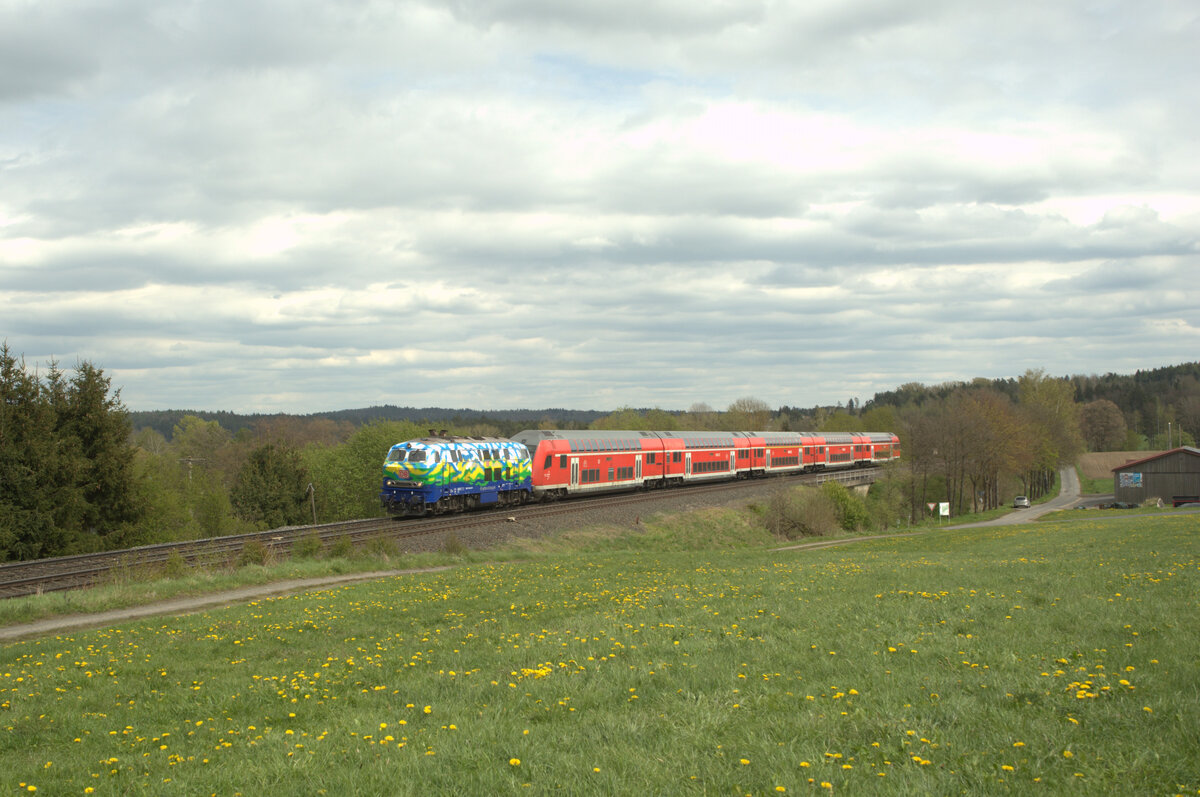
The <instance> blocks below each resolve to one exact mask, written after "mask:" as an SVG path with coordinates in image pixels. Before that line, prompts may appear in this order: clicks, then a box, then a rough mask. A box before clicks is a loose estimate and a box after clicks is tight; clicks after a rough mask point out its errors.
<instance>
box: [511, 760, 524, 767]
mask: <svg viewBox="0 0 1200 797" xmlns="http://www.w3.org/2000/svg"><path fill="white" fill-rule="evenodd" d="M508 765H509V766H510V767H519V766H521V759H519V758H510V759H508Z"/></svg>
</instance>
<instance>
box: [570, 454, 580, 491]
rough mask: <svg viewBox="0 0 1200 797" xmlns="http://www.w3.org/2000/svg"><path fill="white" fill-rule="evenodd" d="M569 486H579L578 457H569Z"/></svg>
mask: <svg viewBox="0 0 1200 797" xmlns="http://www.w3.org/2000/svg"><path fill="white" fill-rule="evenodd" d="M571 486H572V487H578V486H579V459H578V458H577V457H571Z"/></svg>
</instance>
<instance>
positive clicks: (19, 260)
mask: <svg viewBox="0 0 1200 797" xmlns="http://www.w3.org/2000/svg"><path fill="white" fill-rule="evenodd" d="M985 5H986V7H985ZM1197 41H1200V5H1197V4H1196V3H1195V2H1194V0H1179V1H1178V2H1172V1H1171V0H1146V1H1145V2H1137V3H1133V2H1112V1H1110V0H1087V1H1086V2H1084V1H1083V0H1057V2H1053V3H1047V2H1045V0H1036V1H1035V0H1010V2H1006V3H999V4H979V3H961V2H951V1H950V0H803V1H801V0H797V1H796V2H785V1H782V0H762V1H761V2H756V0H719V1H718V2H705V1H704V0H661V1H660V2H654V0H636V2H635V0H570V1H569V2H568V1H567V0H428V1H427V2H426V1H423V0H414V1H413V2H403V1H401V2H369V1H364V2H350V1H347V0H339V1H338V2H334V1H333V0H325V1H323V0H274V1H272V0H266V1H264V2H247V1H246V0H210V1H207V2H199V1H198V0H190V1H188V2H181V1H179V0H110V1H106V0H96V1H95V2H87V0H80V2H44V0H0V339H2V340H3V341H5V342H7V345H8V347H9V349H10V350H11V352H12V353H14V354H16V355H18V356H21V357H23V358H24V361H25V364H26V367H27V368H28V369H30V370H33V369H37V370H39V372H41V369H44V368H46V367H47V366H48V364H49V363H51V362H57V363H58V364H59V366H60V367H63V368H65V369H67V370H68V371H70V369H71V368H73V367H74V366H75V365H77V364H79V363H80V362H82V361H88V362H91V363H92V364H93V365H95V366H97V367H99V368H102V369H103V370H104V373H105V374H106V375H107V376H108V377H110V378H111V379H112V385H113V388H114V389H117V388H119V389H120V391H121V393H120V396H121V400H122V401H123V402H124V404H125V405H126V406H127V407H128V408H129V409H132V410H152V409H195V410H230V411H234V412H265V413H273V412H292V413H314V412H321V411H329V410H337V409H346V408H357V407H367V406H372V405H377V404H395V405H401V406H444V407H469V408H473V409H514V408H548V407H561V408H570V409H600V410H608V409H615V408H618V407H622V406H633V407H653V406H657V407H661V408H664V409H686V408H688V407H690V406H692V405H693V404H695V403H698V402H703V403H706V404H708V405H710V406H712V407H715V408H718V409H721V408H724V407H725V406H727V405H728V404H730V403H731V402H733V401H734V400H736V399H738V398H742V397H755V398H758V399H760V400H763V401H765V402H766V403H767V404H769V405H771V406H782V405H790V406H796V407H810V406H816V405H825V404H835V403H837V402H842V403H845V402H846V401H847V400H848V399H850V398H855V399H856V400H859V401H862V400H866V399H869V398H870V397H871V396H872V395H874V393H875V392H877V391H884V390H891V389H893V388H895V387H898V386H900V385H902V384H905V383H908V382H921V383H925V384H937V383H941V382H947V381H953V380H970V379H972V378H974V377H988V378H998V377H1018V376H1020V375H1021V374H1023V373H1025V371H1026V370H1028V369H1031V368H1032V369H1043V370H1044V371H1045V372H1046V373H1047V374H1048V375H1051V376H1066V375H1071V374H1090V373H1097V374H1103V373H1109V372H1114V373H1132V372H1134V371H1136V370H1138V369H1145V368H1154V367H1161V366H1164V365H1171V364H1178V363H1182V362H1190V361H1194V360H1196V359H1197V358H1198V357H1200V246H1198V241H1200V158H1198V157H1197V155H1198V147H1200V143H1198V142H1200V138H1197V131H1198V130H1200V59H1198V58H1197V57H1196V42H1197Z"/></svg>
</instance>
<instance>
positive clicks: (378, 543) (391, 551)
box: [366, 537, 400, 562]
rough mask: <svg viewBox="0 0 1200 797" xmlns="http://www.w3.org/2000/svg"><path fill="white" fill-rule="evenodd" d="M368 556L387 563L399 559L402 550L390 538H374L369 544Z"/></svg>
mask: <svg viewBox="0 0 1200 797" xmlns="http://www.w3.org/2000/svg"><path fill="white" fill-rule="evenodd" d="M366 554H367V555H368V556H373V557H375V558H376V559H382V560H383V561H385V562H386V561H388V560H390V559H395V558H396V557H398V556H399V555H400V548H399V547H398V546H397V545H396V541H395V540H393V539H391V538H390V537H372V538H371V541H370V542H368V543H367V546H366Z"/></svg>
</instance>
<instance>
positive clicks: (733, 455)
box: [729, 451, 737, 473]
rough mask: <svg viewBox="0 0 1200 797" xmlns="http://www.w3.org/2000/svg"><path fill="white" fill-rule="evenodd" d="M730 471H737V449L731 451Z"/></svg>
mask: <svg viewBox="0 0 1200 797" xmlns="http://www.w3.org/2000/svg"><path fill="white" fill-rule="evenodd" d="M729 472H730V473H737V452H736V451H730V452H729Z"/></svg>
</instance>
